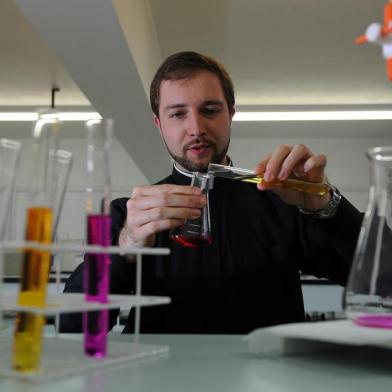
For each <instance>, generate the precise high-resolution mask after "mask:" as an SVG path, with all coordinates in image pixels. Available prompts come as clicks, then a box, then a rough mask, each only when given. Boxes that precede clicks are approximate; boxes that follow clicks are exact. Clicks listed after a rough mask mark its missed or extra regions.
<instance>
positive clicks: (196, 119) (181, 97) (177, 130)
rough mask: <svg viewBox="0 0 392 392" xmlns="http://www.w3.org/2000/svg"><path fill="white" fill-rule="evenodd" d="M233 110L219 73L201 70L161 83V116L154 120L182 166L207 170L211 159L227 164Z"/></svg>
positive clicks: (190, 169) (174, 157) (167, 145)
mask: <svg viewBox="0 0 392 392" xmlns="http://www.w3.org/2000/svg"><path fill="white" fill-rule="evenodd" d="M233 114H234V108H233V111H232V113H230V111H229V108H228V107H227V103H226V100H225V96H224V94H223V90H222V87H221V84H220V81H219V79H218V77H217V76H216V75H214V74H213V73H211V72H208V71H200V72H198V73H196V74H194V75H192V77H190V78H188V79H181V80H164V81H163V82H162V83H161V87H160V104H159V118H158V117H155V118H154V121H155V125H156V126H157V127H158V128H159V130H160V132H161V135H162V138H163V140H164V142H165V144H166V147H167V150H168V151H169V154H170V155H171V157H172V158H173V159H174V160H175V161H176V162H177V163H178V164H179V165H180V166H181V167H182V168H184V169H186V170H189V171H206V170H207V167H208V164H209V163H220V164H227V162H226V152H227V149H228V147H229V142H230V126H231V120H232V117H233Z"/></svg>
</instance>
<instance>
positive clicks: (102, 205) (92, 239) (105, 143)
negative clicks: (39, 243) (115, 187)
mask: <svg viewBox="0 0 392 392" xmlns="http://www.w3.org/2000/svg"><path fill="white" fill-rule="evenodd" d="M86 127H87V187H86V218H87V222H86V225H87V239H86V242H87V244H88V245H101V246H110V245H111V241H110V226H111V218H110V194H111V181H110V147H111V140H112V132H113V121H112V120H111V119H105V120H89V121H87V123H86ZM109 266H110V256H109V254H108V253H87V254H86V255H85V262H84V292H85V299H86V301H92V302H100V303H105V302H107V300H108V294H109ZM108 326H109V313H108V310H107V309H104V310H98V311H90V312H84V314H83V331H84V351H85V354H87V355H89V356H92V357H95V358H104V357H106V356H107V336H106V335H107V332H108Z"/></svg>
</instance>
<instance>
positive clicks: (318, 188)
mask: <svg viewBox="0 0 392 392" xmlns="http://www.w3.org/2000/svg"><path fill="white" fill-rule="evenodd" d="M235 180H241V181H244V182H250V183H252V184H261V183H263V182H265V183H267V184H271V185H273V186H276V187H280V188H286V189H293V190H296V191H299V192H307V193H314V194H316V195H319V196H323V195H325V194H326V193H327V192H329V186H328V185H327V184H323V183H319V182H311V181H302V180H295V179H293V178H289V179H287V180H284V181H279V180H274V181H271V182H267V181H264V178H263V177H261V176H254V177H251V176H238V177H237V178H235Z"/></svg>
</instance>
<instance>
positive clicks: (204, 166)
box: [165, 139, 230, 173]
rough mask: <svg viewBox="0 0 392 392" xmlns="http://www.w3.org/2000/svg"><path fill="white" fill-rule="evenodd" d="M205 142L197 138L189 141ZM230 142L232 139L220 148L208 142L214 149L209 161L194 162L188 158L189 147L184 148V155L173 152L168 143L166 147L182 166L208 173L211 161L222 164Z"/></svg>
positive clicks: (193, 142)
mask: <svg viewBox="0 0 392 392" xmlns="http://www.w3.org/2000/svg"><path fill="white" fill-rule="evenodd" d="M203 142H206V141H205V140H203V139H196V140H194V141H192V143H188V145H191V144H195V143H203ZM165 144H166V143H165ZM229 144H230V139H229V140H228V141H227V144H226V145H225V146H224V147H223V148H221V149H218V147H217V146H216V144H214V143H211V142H208V145H209V147H210V148H211V149H212V151H213V154H212V157H211V160H210V161H209V162H208V163H195V162H192V161H191V160H190V159H188V158H186V151H187V147H185V148H184V150H183V155H182V156H178V155H175V154H173V153H172V152H171V151H170V150H169V148H168V147H167V144H166V148H167V151H168V153H169V155H170V156H171V157H172V158H173V159H174V161H175V162H177V163H178V164H179V165H180V166H182V167H183V168H184V169H185V170H188V171H190V172H196V171H197V172H201V173H206V172H207V170H208V165H209V164H210V163H217V164H220V163H221V162H222V160H223V158H224V157H225V156H226V153H227V150H228V149H229Z"/></svg>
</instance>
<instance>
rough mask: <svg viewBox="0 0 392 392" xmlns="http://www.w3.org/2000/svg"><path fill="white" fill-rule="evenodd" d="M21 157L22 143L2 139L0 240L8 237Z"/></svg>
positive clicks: (0, 152)
mask: <svg viewBox="0 0 392 392" xmlns="http://www.w3.org/2000/svg"><path fill="white" fill-rule="evenodd" d="M19 158H20V143H19V142H17V141H15V140H9V139H0V241H4V240H6V239H7V238H6V237H7V223H8V219H9V212H10V210H11V209H10V203H11V199H12V192H13V190H14V181H15V174H16V170H17V167H18V163H19Z"/></svg>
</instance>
